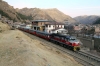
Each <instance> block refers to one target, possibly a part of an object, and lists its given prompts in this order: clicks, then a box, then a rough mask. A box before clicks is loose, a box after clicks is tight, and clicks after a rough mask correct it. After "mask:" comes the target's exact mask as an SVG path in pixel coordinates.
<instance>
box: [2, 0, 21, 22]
mask: <svg viewBox="0 0 100 66" xmlns="http://www.w3.org/2000/svg"><path fill="white" fill-rule="evenodd" d="M0 14H1V15H2V16H5V17H7V18H9V19H12V20H15V21H19V20H20V17H19V16H18V15H17V13H16V10H15V9H14V8H13V6H10V5H9V4H8V3H7V2H5V1H2V0H0Z"/></svg>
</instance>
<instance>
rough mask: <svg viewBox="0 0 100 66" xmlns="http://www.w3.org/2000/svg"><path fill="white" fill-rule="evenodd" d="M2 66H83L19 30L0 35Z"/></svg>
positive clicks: (0, 65)
mask: <svg viewBox="0 0 100 66" xmlns="http://www.w3.org/2000/svg"><path fill="white" fill-rule="evenodd" d="M0 66H82V65H80V64H78V62H76V61H75V60H74V59H73V58H72V57H70V56H68V55H66V54H64V53H62V52H60V51H59V50H57V49H55V48H51V47H48V46H44V45H43V44H41V42H40V41H38V40H37V39H31V38H30V37H28V36H26V35H25V34H23V33H22V32H21V31H19V30H10V31H5V32H3V33H0Z"/></svg>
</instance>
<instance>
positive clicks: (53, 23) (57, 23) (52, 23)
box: [46, 22, 65, 25]
mask: <svg viewBox="0 0 100 66" xmlns="http://www.w3.org/2000/svg"><path fill="white" fill-rule="evenodd" d="M46 25H65V24H64V23H59V22H50V23H48V24H46Z"/></svg>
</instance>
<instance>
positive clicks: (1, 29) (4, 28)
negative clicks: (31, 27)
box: [0, 22, 10, 33]
mask: <svg viewBox="0 0 100 66" xmlns="http://www.w3.org/2000/svg"><path fill="white" fill-rule="evenodd" d="M9 29H10V27H9V26H8V25H7V24H4V23H2V22H0V33H2V32H4V31H7V30H9Z"/></svg>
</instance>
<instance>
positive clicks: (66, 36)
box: [51, 33, 71, 38]
mask: <svg viewBox="0 0 100 66" xmlns="http://www.w3.org/2000/svg"><path fill="white" fill-rule="evenodd" d="M51 35H54V36H59V37H64V38H70V37H71V36H70V35H61V34H56V33H53V34H51Z"/></svg>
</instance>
